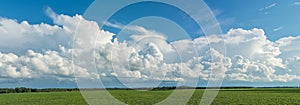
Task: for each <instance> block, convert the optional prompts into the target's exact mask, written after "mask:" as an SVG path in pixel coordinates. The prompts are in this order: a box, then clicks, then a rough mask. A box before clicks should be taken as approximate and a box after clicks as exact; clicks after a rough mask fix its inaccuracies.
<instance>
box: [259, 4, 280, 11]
mask: <svg viewBox="0 0 300 105" xmlns="http://www.w3.org/2000/svg"><path fill="white" fill-rule="evenodd" d="M275 6H277V3H273V4H270V5H268V6H266V7H264V8H261V9H259V10H260V11H264V10H268V9H271V8H273V7H275Z"/></svg>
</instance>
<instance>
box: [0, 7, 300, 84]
mask: <svg viewBox="0 0 300 105" xmlns="http://www.w3.org/2000/svg"><path fill="white" fill-rule="evenodd" d="M274 6H276V4H273V5H270V6H268V8H267V7H266V8H267V9H269V8H272V7H274ZM47 13H48V14H49V16H50V17H51V18H52V19H53V21H54V24H55V25H48V24H45V23H41V24H35V25H32V24H29V23H28V22H26V21H24V22H21V23H18V22H17V21H16V20H12V19H4V18H2V19H0V24H1V25H0V30H1V31H0V52H1V53H0V58H1V59H0V78H1V79H0V81H1V80H2V81H9V80H20V81H21V80H24V79H40V78H42V77H46V78H54V79H55V80H59V81H70V80H71V81H73V80H74V74H73V72H76V73H77V74H79V75H78V76H80V77H82V78H91V79H95V78H98V77H99V75H98V74H97V72H95V71H91V70H90V69H91V68H92V66H82V65H85V64H86V65H90V64H91V62H93V61H94V59H91V58H85V56H84V55H86V54H91V53H93V51H94V48H95V51H96V54H95V57H96V64H97V68H98V72H100V74H101V75H100V76H102V77H119V78H121V81H123V82H126V84H129V85H130V84H131V83H137V82H142V81H160V80H169V81H183V82H191V81H195V80H197V79H196V78H198V77H199V78H200V79H201V80H208V78H209V77H210V73H212V71H213V70H217V69H219V67H220V65H221V66H224V67H225V68H224V69H220V70H219V71H218V74H215V75H214V77H215V78H220V77H225V79H227V80H229V81H236V80H237V81H252V82H261V81H268V82H272V81H283V82H289V81H294V80H299V76H300V72H299V71H298V70H299V69H300V68H299V67H300V66H298V65H299V62H300V60H299V57H300V54H299V53H298V52H299V51H300V48H299V47H298V45H299V44H300V37H286V38H281V39H279V40H277V41H275V42H272V41H270V40H268V39H267V37H266V35H265V32H264V30H262V29H257V28H254V29H251V30H244V29H231V30H230V31H229V32H227V33H225V34H224V35H208V36H206V37H199V38H196V39H194V40H178V41H175V42H170V43H168V42H167V41H166V40H167V37H165V36H164V35H163V34H161V33H159V32H156V31H153V30H147V29H145V28H144V27H141V26H127V27H124V26H122V25H116V24H110V26H113V27H116V28H120V29H121V28H122V29H123V28H124V29H125V30H127V31H129V32H131V37H130V38H131V39H130V40H126V41H119V40H117V39H115V40H114V41H112V39H113V36H114V34H113V33H110V32H107V31H104V30H101V29H100V28H99V26H98V24H97V23H96V22H93V21H88V20H85V19H84V18H83V17H82V16H80V15H76V16H67V15H57V14H56V13H54V12H53V11H52V10H51V9H48V10H47ZM75 33H76V35H77V37H80V39H79V38H77V39H74V40H73V37H74V35H75ZM95 35H98V38H95V37H94V36H95ZM223 41H225V44H226V45H225V46H226V49H227V52H222V51H223V50H222V47H224V45H223V43H222V42H223ZM73 44H74V46H76V47H75V48H72V47H71V46H72V45H73ZM72 52H73V54H74V56H75V57H76V56H82V55H83V56H82V58H80V59H81V60H80V61H77V62H75V64H76V65H75V66H74V68H75V69H74V70H75V71H73V69H72V61H71V59H72V55H71V54H72ZM223 54H226V55H223ZM89 67H90V68H89ZM225 72H226V75H223V74H224V73H225Z"/></svg>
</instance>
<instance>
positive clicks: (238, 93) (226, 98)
mask: <svg viewBox="0 0 300 105" xmlns="http://www.w3.org/2000/svg"><path fill="white" fill-rule="evenodd" d="M180 91H181V92H183V93H185V92H188V91H190V90H180ZM203 92H204V90H201V89H198V90H196V91H195V93H194V94H193V96H192V97H191V98H190V100H189V102H188V104H190V105H197V104H198V103H199V102H200V99H201V96H202V94H203ZM100 93H101V92H100ZM110 93H111V94H112V95H113V96H114V97H116V98H117V99H119V100H120V101H122V102H125V103H127V104H131V105H136V104H139V105H149V104H154V103H157V102H160V101H161V100H164V99H165V98H166V97H168V96H169V95H170V94H171V93H172V91H171V90H165V91H134V90H110ZM0 104H1V105H85V104H87V103H86V102H85V100H84V98H83V97H82V96H81V94H80V93H79V92H43V93H13V94H0ZM213 104H215V105H219V104H222V105H223V104H225V105H226V104H228V105H229V104H231V105H232V104H259V105H261V104H289V105H290V104H300V89H298V88H251V89H222V90H221V91H220V92H219V94H218V96H217V97H216V99H215V100H214V102H213Z"/></svg>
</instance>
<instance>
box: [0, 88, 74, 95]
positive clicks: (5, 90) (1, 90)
mask: <svg viewBox="0 0 300 105" xmlns="http://www.w3.org/2000/svg"><path fill="white" fill-rule="evenodd" d="M63 91H79V89H78V88H45V89H37V88H26V87H16V88H0V94H4V93H26V92H63Z"/></svg>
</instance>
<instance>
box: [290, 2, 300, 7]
mask: <svg viewBox="0 0 300 105" xmlns="http://www.w3.org/2000/svg"><path fill="white" fill-rule="evenodd" d="M298 5H300V2H294V3H293V4H291V6H298Z"/></svg>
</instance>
